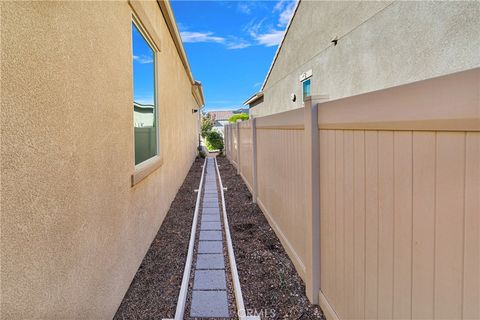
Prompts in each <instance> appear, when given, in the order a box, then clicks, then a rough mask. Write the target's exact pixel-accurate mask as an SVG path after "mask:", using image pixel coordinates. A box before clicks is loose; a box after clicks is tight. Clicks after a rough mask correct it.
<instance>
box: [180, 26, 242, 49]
mask: <svg viewBox="0 0 480 320" xmlns="http://www.w3.org/2000/svg"><path fill="white" fill-rule="evenodd" d="M180 36H181V37H182V40H183V42H184V43H199V42H213V43H220V44H223V45H224V46H225V47H226V48H227V49H228V50H235V49H244V48H248V47H250V46H251V44H250V43H249V42H248V41H246V40H244V39H242V38H239V37H235V36H228V37H219V36H216V35H214V33H213V32H191V31H182V32H180Z"/></svg>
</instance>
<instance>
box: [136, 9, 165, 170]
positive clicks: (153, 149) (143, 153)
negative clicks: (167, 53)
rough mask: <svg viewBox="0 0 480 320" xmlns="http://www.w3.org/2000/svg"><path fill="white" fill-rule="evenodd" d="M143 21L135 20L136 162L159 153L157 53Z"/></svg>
mask: <svg viewBox="0 0 480 320" xmlns="http://www.w3.org/2000/svg"><path fill="white" fill-rule="evenodd" d="M154 48H155V47H154V46H153V45H152V43H151V41H150V40H149V38H148V36H146V33H145V32H144V31H143V29H142V27H141V25H140V24H139V23H137V22H136V21H135V19H133V20H132V68H133V119H134V120H133V123H134V144H135V165H138V164H140V163H142V162H144V161H146V160H148V159H150V158H153V157H155V156H157V155H158V154H159V136H158V119H157V117H158V110H157V97H156V83H157V79H156V75H157V73H156V57H157V52H156V50H155V49H154Z"/></svg>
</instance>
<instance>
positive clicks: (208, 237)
mask: <svg viewBox="0 0 480 320" xmlns="http://www.w3.org/2000/svg"><path fill="white" fill-rule="evenodd" d="M221 240H222V231H220V230H218V231H210V230H206V231H203V230H202V231H200V241H221Z"/></svg>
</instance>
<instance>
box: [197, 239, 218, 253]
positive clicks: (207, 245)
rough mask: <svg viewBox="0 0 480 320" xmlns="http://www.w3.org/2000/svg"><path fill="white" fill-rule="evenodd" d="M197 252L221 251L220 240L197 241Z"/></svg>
mask: <svg viewBox="0 0 480 320" xmlns="http://www.w3.org/2000/svg"><path fill="white" fill-rule="evenodd" d="M198 253H223V243H222V241H199V242H198Z"/></svg>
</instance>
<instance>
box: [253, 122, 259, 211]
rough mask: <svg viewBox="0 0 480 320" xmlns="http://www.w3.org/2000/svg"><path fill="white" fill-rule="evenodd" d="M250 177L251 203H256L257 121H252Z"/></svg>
mask: <svg viewBox="0 0 480 320" xmlns="http://www.w3.org/2000/svg"><path fill="white" fill-rule="evenodd" d="M252 176H253V186H252V188H253V194H252V200H253V203H257V192H258V190H257V119H255V118H253V119H252Z"/></svg>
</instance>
